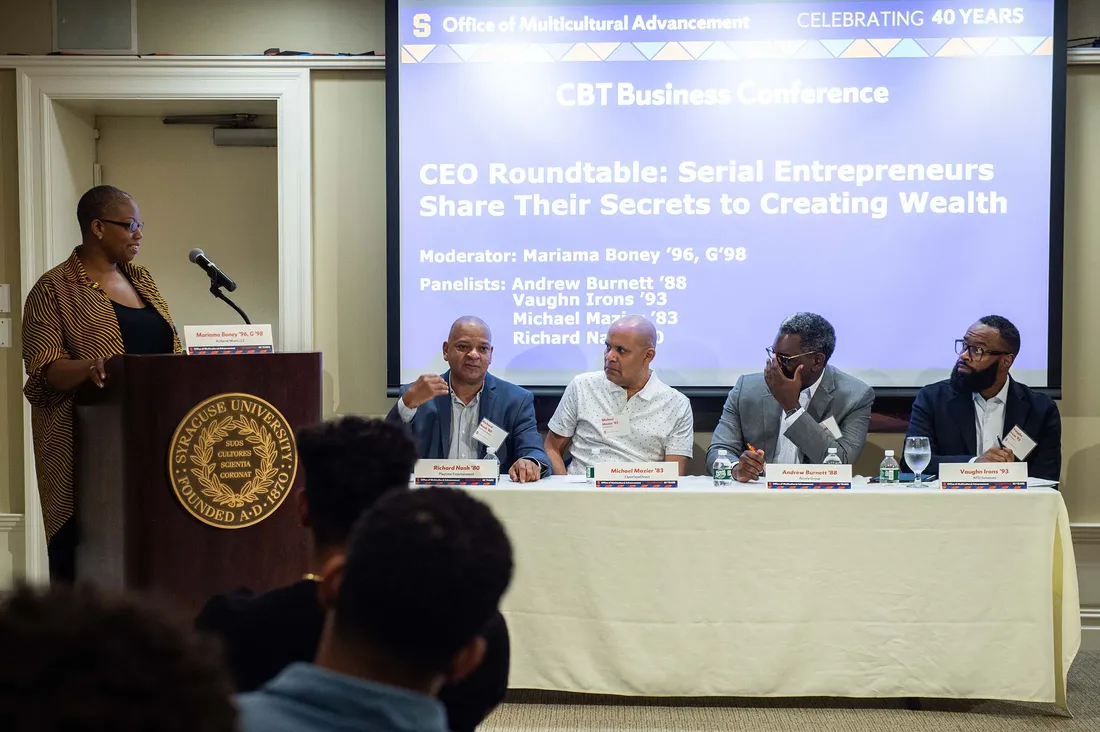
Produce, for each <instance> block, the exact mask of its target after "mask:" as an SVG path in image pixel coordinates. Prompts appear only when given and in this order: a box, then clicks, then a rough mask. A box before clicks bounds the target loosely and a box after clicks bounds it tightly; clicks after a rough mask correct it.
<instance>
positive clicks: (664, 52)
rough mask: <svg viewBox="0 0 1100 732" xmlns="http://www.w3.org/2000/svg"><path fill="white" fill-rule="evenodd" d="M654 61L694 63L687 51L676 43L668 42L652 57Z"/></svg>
mask: <svg viewBox="0 0 1100 732" xmlns="http://www.w3.org/2000/svg"><path fill="white" fill-rule="evenodd" d="M653 60H654V61H694V60H695V59H694V58H692V56H691V54H690V53H688V52H687V49H686V48H684V47H683V46H681V45H680V44H679V43H677V42H676V41H670V42H669V43H666V44H665V47H664V48H662V49H661V50H660V51H658V52H657V55H656V56H654V57H653Z"/></svg>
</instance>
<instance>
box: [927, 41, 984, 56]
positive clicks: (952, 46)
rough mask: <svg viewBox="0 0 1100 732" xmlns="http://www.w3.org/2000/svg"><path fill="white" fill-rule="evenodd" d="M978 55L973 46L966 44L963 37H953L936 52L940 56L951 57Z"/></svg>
mask: <svg viewBox="0 0 1100 732" xmlns="http://www.w3.org/2000/svg"><path fill="white" fill-rule="evenodd" d="M977 55H978V54H976V53H974V49H973V48H971V47H970V46H968V45H966V41H964V40H963V39H961V38H952V39H951V40H950V41H948V42H947V43H945V44H944V46H943V48H941V49H940V50H939V51H938V52H937V53H936V56H938V57H940V58H944V57H951V56H977Z"/></svg>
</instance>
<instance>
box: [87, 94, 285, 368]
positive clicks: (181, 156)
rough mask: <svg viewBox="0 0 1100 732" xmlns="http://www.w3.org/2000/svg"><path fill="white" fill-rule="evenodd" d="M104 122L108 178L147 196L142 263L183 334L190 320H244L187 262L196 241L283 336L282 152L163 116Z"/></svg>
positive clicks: (257, 319)
mask: <svg viewBox="0 0 1100 732" xmlns="http://www.w3.org/2000/svg"><path fill="white" fill-rule="evenodd" d="M227 111H228V110H227ZM96 125H97V127H98V129H99V133H100V139H99V143H98V147H97V154H98V160H99V163H100V164H101V165H102V166H103V182H104V183H107V184H109V185H113V186H117V187H119V188H122V189H123V190H126V191H128V192H129V193H131V194H132V195H133V196H134V198H135V200H136V201H137V204H138V206H139V208H140V209H141V217H142V219H143V220H144V221H145V232H144V233H145V237H144V238H143V239H142V242H141V243H142V247H141V253H140V255H139V258H138V260H137V261H138V262H139V263H140V264H143V265H145V266H146V267H148V268H149V270H150V271H151V272H152V273H153V277H154V278H155V279H156V281H157V285H158V287H160V291H161V294H163V295H164V297H165V299H167V301H168V306H169V307H170V308H171V312H172V318H173V319H174V320H175V321H176V327H177V328H179V331H180V336H181V337H182V336H183V326H184V325H214V324H230V323H234V324H235V323H239V322H241V321H240V317H239V316H238V315H237V314H236V313H235V312H233V311H232V310H231V309H230V308H229V306H228V305H226V304H225V303H223V302H221V301H219V300H216V299H215V298H214V297H213V296H212V295H211V294H210V293H209V291H208V288H209V281H208V280H207V278H206V276H205V275H204V274H203V273H202V271H201V270H200V269H199V268H198V267H196V266H195V265H193V264H191V263H190V262H188V261H187V253H188V252H189V251H191V249H193V248H195V247H199V248H201V249H203V250H204V251H205V252H206V253H207V254H208V255H209V256H210V258H211V259H213V260H214V261H215V262H216V263H217V264H218V266H219V267H221V268H222V269H223V270H224V271H225V272H226V273H227V274H228V275H229V276H230V277H232V278H233V279H234V280H236V282H237V286H238V289H237V291H236V292H235V293H233V294H232V295H230V297H232V298H233V300H234V301H235V302H236V303H237V304H238V305H239V306H241V307H242V308H243V309H244V311H245V312H247V313H248V315H249V317H250V318H251V319H252V322H253V323H257V324H259V323H270V324H271V325H272V327H273V328H274V331H275V333H278V317H279V269H278V267H279V265H278V247H279V233H278V177H277V176H278V173H277V151H276V148H273V147H265V148H237V147H215V146H214V142H213V139H212V128H211V127H210V126H207V125H165V124H163V123H162V121H161V119H160V118H159V117H99V118H97V119H96ZM277 345H278V344H277V343H276V346H277Z"/></svg>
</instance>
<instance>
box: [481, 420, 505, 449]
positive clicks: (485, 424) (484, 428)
mask: <svg viewBox="0 0 1100 732" xmlns="http://www.w3.org/2000/svg"><path fill="white" fill-rule="evenodd" d="M507 436H508V433H507V432H506V431H505V430H503V429H501V428H500V427H497V426H496V425H495V424H493V423H492V422H490V421H489V420H487V419H482V420H481V424H479V425H478V426H477V429H476V430H474V439H475V440H477V441H478V442H480V443H481V444H482V445H485V447H486V449H487V450H489V452H496V451H497V450H499V449H500V446H501V444H502V443H503V442H504V438H505V437H507Z"/></svg>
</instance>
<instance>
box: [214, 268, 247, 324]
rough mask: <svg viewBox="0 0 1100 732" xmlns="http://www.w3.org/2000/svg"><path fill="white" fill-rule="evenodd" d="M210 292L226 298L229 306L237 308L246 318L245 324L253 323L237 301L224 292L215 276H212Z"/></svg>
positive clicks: (221, 298)
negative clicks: (238, 305)
mask: <svg viewBox="0 0 1100 732" xmlns="http://www.w3.org/2000/svg"><path fill="white" fill-rule="evenodd" d="M210 294H211V295H213V296H214V297H216V298H218V299H219V300H224V301H225V302H227V303H229V307H231V308H233V309H234V310H236V311H237V314H238V315H240V316H241V317H242V318H244V322H245V325H252V321H251V320H249V319H248V316H247V315H245V312H244V311H243V310H241V309H240V308H239V307H237V303H235V302H233V301H232V300H230V299H229V298H228V297H226V295H225V293H224V292H222V288H221V287H219V286H218V281H217V280H216V279H214V278H213V277H211V278H210Z"/></svg>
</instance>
